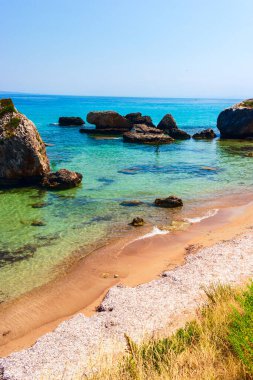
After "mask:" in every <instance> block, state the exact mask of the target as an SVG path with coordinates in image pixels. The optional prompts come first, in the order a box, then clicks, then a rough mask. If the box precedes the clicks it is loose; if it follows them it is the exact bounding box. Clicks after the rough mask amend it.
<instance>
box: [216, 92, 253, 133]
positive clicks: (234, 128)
mask: <svg viewBox="0 0 253 380" xmlns="http://www.w3.org/2000/svg"><path fill="white" fill-rule="evenodd" d="M217 128H218V129H219V130H220V134H221V138H228V139H245V138H253V99H248V100H244V101H243V102H241V103H238V104H235V105H234V106H232V107H231V108H227V109H225V110H224V111H222V112H221V113H220V114H219V116H218V120H217Z"/></svg>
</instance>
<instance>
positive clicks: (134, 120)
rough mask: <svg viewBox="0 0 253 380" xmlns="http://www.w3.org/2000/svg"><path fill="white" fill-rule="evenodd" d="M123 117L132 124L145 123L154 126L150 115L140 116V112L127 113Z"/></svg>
mask: <svg viewBox="0 0 253 380" xmlns="http://www.w3.org/2000/svg"><path fill="white" fill-rule="evenodd" d="M125 118H126V119H127V120H129V121H130V123H131V124H132V125H135V124H145V125H147V126H148V127H153V128H155V125H154V124H153V121H152V119H151V117H150V116H142V114H141V113H140V112H133V113H128V114H127V115H126V116H125Z"/></svg>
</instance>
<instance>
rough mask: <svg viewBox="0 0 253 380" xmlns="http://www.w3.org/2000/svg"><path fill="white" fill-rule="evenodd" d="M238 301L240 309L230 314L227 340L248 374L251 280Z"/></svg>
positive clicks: (252, 354)
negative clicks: (230, 319)
mask: <svg viewBox="0 0 253 380" xmlns="http://www.w3.org/2000/svg"><path fill="white" fill-rule="evenodd" d="M238 302H239V306H240V309H238V308H237V309H235V310H234V312H233V314H232V322H231V324H230V326H229V341H230V343H231V344H232V347H233V349H234V351H235V353H236V355H237V356H238V357H239V358H240V360H241V361H242V362H243V364H244V365H245V367H246V369H247V371H248V372H249V374H251V375H253V282H252V283H251V285H250V286H249V287H248V289H247V291H246V292H245V293H244V294H243V296H241V297H240V298H239V299H238Z"/></svg>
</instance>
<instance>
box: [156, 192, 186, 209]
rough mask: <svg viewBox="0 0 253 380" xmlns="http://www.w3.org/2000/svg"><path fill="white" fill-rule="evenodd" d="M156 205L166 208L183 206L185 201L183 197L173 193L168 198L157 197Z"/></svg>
mask: <svg viewBox="0 0 253 380" xmlns="http://www.w3.org/2000/svg"><path fill="white" fill-rule="evenodd" d="M155 206H158V207H165V208H174V207H182V206H183V201H182V199H181V198H178V197H176V196H174V195H171V196H169V197H167V198H157V199H156V200H155Z"/></svg>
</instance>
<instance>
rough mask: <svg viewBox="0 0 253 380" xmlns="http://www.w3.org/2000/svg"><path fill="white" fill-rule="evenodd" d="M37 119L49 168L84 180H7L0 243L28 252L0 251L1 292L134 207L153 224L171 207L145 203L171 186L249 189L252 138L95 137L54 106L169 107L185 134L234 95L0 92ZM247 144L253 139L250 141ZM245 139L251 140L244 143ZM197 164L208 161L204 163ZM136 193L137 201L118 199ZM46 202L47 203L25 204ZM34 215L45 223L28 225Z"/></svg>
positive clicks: (151, 110)
mask: <svg viewBox="0 0 253 380" xmlns="http://www.w3.org/2000/svg"><path fill="white" fill-rule="evenodd" d="M4 97H11V98H12V99H13V101H14V103H15V105H16V107H17V108H18V109H19V110H20V111H21V112H23V113H24V114H25V115H26V116H27V117H28V118H30V119H31V120H33V122H34V123H35V124H36V126H37V128H38V130H39V132H40V134H41V136H42V138H43V140H44V141H45V142H47V143H50V144H53V146H50V147H47V153H48V156H49V158H50V162H51V167H52V170H57V169H60V168H67V169H70V170H75V171H79V172H80V173H82V174H83V183H82V186H81V187H79V188H76V189H71V190H66V191H62V192H47V191H39V190H37V189H32V188H25V189H13V190H8V191H7V190H6V191H1V192H0V207H1V222H0V223H1V224H0V251H1V252H3V251H5V250H11V251H12V252H14V254H15V252H17V250H23V251H26V252H27V254H29V255H31V257H30V258H27V259H24V260H20V261H17V262H15V263H6V262H3V261H0V263H1V268H0V290H1V294H0V298H1V299H3V300H5V299H10V298H13V297H16V296H18V295H20V294H22V293H24V292H25V291H27V290H30V289H32V288H34V287H36V286H39V285H41V284H43V283H45V282H47V281H49V280H50V279H53V278H54V277H55V275H56V274H57V273H58V272H59V271H60V270H61V268H62V263H63V262H65V261H64V260H65V259H71V258H75V257H78V256H80V255H85V254H87V252H89V251H90V250H91V249H92V248H94V247H96V246H97V245H99V244H103V243H104V242H105V241H106V240H107V239H110V238H111V237H115V236H121V235H122V234H123V233H125V231H126V230H128V229H130V228H131V227H129V226H128V223H129V222H130V221H131V218H133V217H134V216H136V215H138V216H142V217H144V218H145V219H146V220H148V221H149V222H151V223H152V224H154V225H157V224H158V225H159V224H163V223H165V221H166V223H168V222H170V221H171V219H173V214H172V213H171V211H169V210H167V211H166V210H161V209H157V208H155V207H153V206H152V202H153V201H154V199H155V198H156V197H163V196H168V195H171V194H176V195H178V196H180V197H182V198H183V199H184V200H185V202H189V203H190V202H191V203H192V204H193V205H194V202H195V201H196V200H197V199H198V200H199V199H203V200H204V199H205V198H209V197H214V196H220V195H222V194H224V193H225V194H227V193H232V192H237V193H238V192H241V191H245V190H251V189H252V183H253V180H252V170H251V167H252V160H253V159H252V158H251V157H247V156H246V154H245V153H246V152H247V149H251V143H250V142H239V141H220V140H219V139H215V140H213V141H194V140H187V141H178V142H175V143H172V144H169V145H163V146H160V147H158V148H157V147H154V146H142V145H135V144H127V143H123V141H122V139H121V138H114V139H97V138H93V137H91V136H87V135H85V134H80V133H79V128H78V127H59V126H58V125H53V124H52V123H57V121H58V118H59V116H81V117H83V118H84V119H85V118H86V114H87V113H88V112H89V111H92V110H115V111H117V112H119V113H121V114H123V115H125V114H127V113H129V112H138V111H140V112H142V113H143V114H144V115H150V116H151V117H152V119H153V121H154V123H155V124H156V123H158V122H159V121H160V119H161V118H162V117H163V116H164V115H165V114H166V113H172V114H173V116H174V117H175V119H176V121H177V123H178V126H179V127H180V128H182V129H185V130H187V131H188V132H189V133H190V134H193V133H195V132H196V131H199V130H201V129H204V128H207V127H212V128H214V129H216V119H217V116H218V114H219V112H220V111H221V110H223V109H224V108H226V107H228V106H230V105H232V104H234V103H236V102H238V101H239V100H238V99H234V100H231V99H230V100H226V99H223V100H214V99H146V98H110V97H73V96H47V95H20V94H4ZM252 147H253V145H252ZM252 149H253V148H252ZM203 167H214V168H216V170H206V169H205V168H203ZM133 199H134V200H141V201H144V202H145V203H144V204H143V205H141V206H139V207H137V208H136V207H125V206H122V205H120V203H121V202H122V201H125V200H133ZM38 202H44V203H46V205H45V206H46V207H43V208H33V207H32V205H33V204H34V203H38ZM34 220H40V221H43V222H44V223H45V226H40V227H36V226H31V223H32V222H33V221H34Z"/></svg>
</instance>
